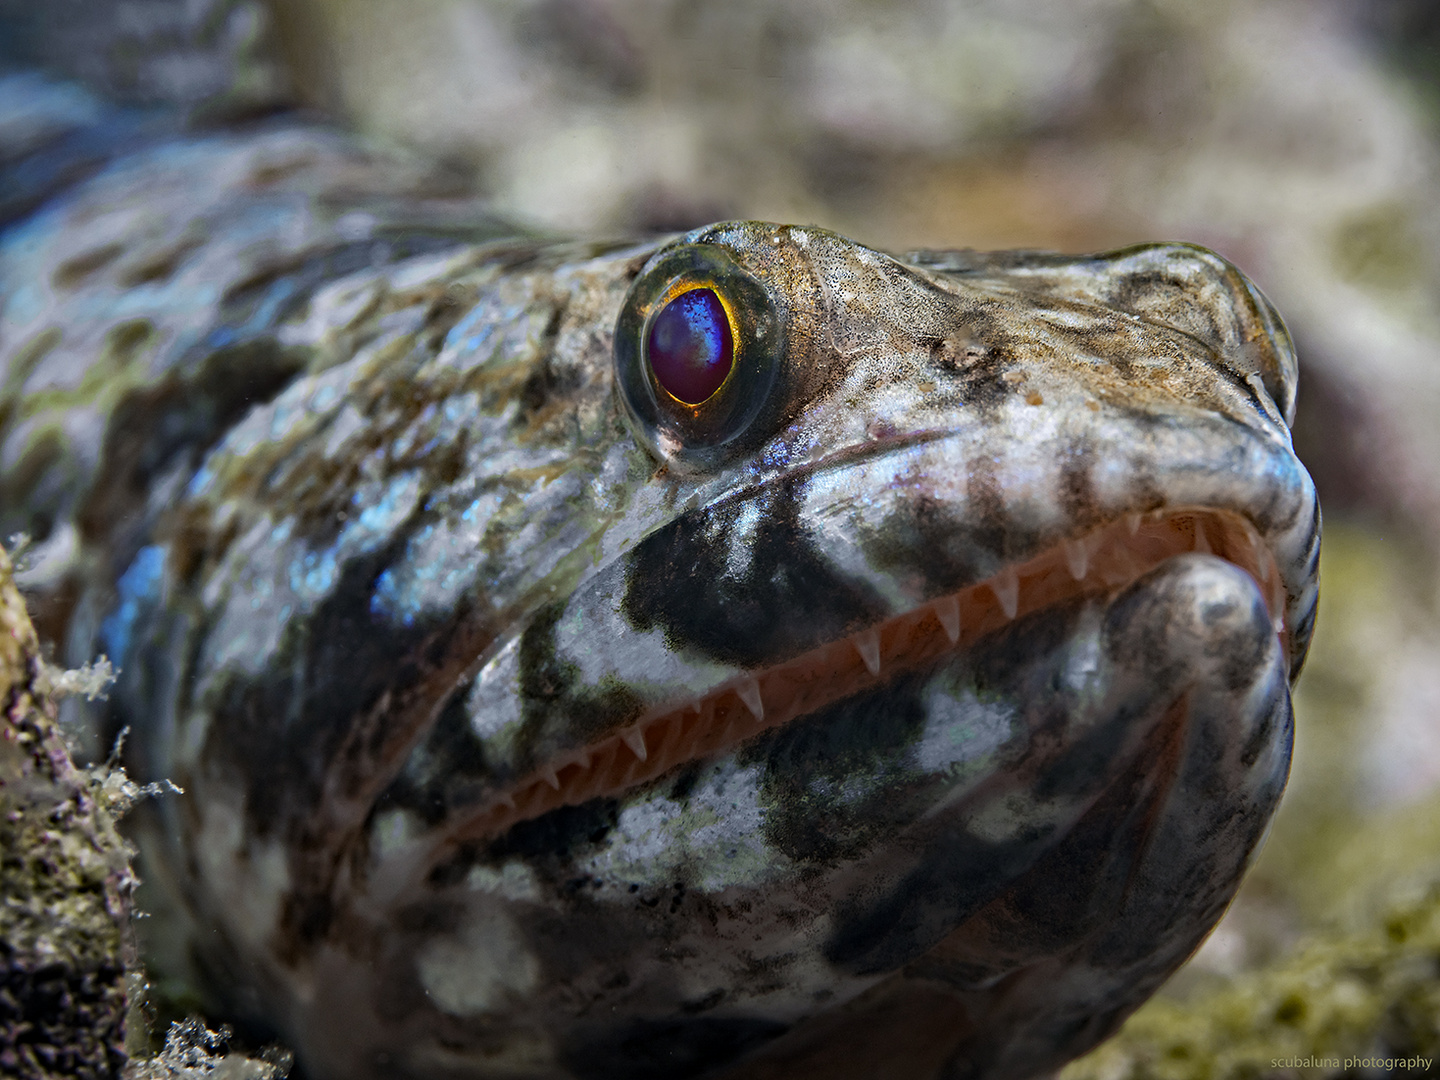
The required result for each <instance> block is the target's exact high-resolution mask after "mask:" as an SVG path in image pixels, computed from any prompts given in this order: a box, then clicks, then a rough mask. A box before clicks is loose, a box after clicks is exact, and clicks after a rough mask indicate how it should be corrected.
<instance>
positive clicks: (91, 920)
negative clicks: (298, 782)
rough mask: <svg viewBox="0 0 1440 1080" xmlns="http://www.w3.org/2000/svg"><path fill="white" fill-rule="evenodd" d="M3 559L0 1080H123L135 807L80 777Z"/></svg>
mask: <svg viewBox="0 0 1440 1080" xmlns="http://www.w3.org/2000/svg"><path fill="white" fill-rule="evenodd" d="M11 570H12V568H11V564H10V560H9V557H8V556H7V555H6V554H5V553H4V552H3V551H0V703H3V708H4V715H3V718H0V725H3V726H0V897H3V904H0V1073H3V1074H4V1075H6V1076H11V1077H17V1078H26V1080H29V1078H36V1080H39V1078H42V1077H67V1078H85V1080H88V1078H92V1077H93V1078H97V1080H98V1078H101V1077H112V1076H117V1075H118V1074H119V1072H120V1070H121V1068H122V1067H123V1066H124V1064H125V1061H126V1054H125V1009H126V993H125V971H126V963H125V954H126V941H127V935H126V929H127V923H128V919H129V914H130V893H131V890H132V888H133V885H134V877H133V876H132V874H131V872H130V855H131V852H130V848H129V846H128V845H127V844H126V843H125V841H124V840H123V839H122V838H121V837H120V835H119V834H118V833H117V832H116V831H115V820H114V816H113V814H112V812H111V811H112V809H118V808H119V807H120V805H121V804H123V803H124V802H125V801H126V800H127V799H128V798H130V797H131V795H130V794H129V793H128V792H127V791H126V790H125V784H126V783H127V782H125V781H123V774H121V780H120V782H119V783H118V784H117V783H115V782H107V781H106V780H105V779H103V778H102V776H101V771H81V770H79V769H77V768H76V767H75V765H74V764H73V763H72V762H71V760H70V755H69V753H67V751H66V749H65V745H64V742H63V741H62V740H61V737H60V733H59V731H58V729H57V727H56V722H55V718H56V711H55V705H54V703H53V701H52V698H51V685H50V681H51V679H50V674H49V672H48V670H47V668H46V665H45V663H44V661H43V660H42V659H41V656H40V650H39V645H38V642H37V641H36V638H35V631H34V629H33V627H32V626H31V625H30V619H29V616H28V615H27V614H26V611H25V604H24V602H23V600H22V599H21V597H20V594H19V593H18V592H17V591H16V589H15V585H14V582H13V580H12V576H11Z"/></svg>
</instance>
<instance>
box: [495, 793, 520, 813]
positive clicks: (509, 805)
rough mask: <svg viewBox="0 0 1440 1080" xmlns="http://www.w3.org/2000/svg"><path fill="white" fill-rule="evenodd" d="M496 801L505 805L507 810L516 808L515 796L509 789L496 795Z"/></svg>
mask: <svg viewBox="0 0 1440 1080" xmlns="http://www.w3.org/2000/svg"><path fill="white" fill-rule="evenodd" d="M495 801H496V802H498V803H499V804H500V805H501V806H503V807H505V809H506V810H514V809H515V796H514V795H511V794H510V792H508V791H502V792H501V793H500V794H499V795H497V796H496V797H495Z"/></svg>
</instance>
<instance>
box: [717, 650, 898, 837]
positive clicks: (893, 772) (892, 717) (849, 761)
mask: <svg viewBox="0 0 1440 1080" xmlns="http://www.w3.org/2000/svg"><path fill="white" fill-rule="evenodd" d="M926 681H927V680H926V679H925V678H924V677H923V676H920V675H909V676H906V677H902V678H900V679H897V680H894V681H892V682H890V683H887V684H885V685H883V686H879V687H876V688H875V689H873V690H871V691H869V692H867V693H864V694H858V695H856V696H854V697H851V698H847V699H845V700H844V701H840V702H836V703H835V704H833V705H829V706H827V707H826V708H824V709H821V710H819V711H818V712H815V713H812V714H810V715H809V716H806V717H802V718H800V719H798V720H794V721H791V722H790V723H789V724H786V725H784V726H783V727H779V728H776V729H774V730H772V731H770V732H768V733H767V734H766V735H764V736H763V737H761V738H759V739H756V740H755V741H754V742H752V743H751V744H749V745H748V746H747V747H745V749H744V750H743V751H742V753H741V758H740V760H741V762H742V763H743V764H746V765H750V764H757V765H760V766H761V767H762V769H763V772H762V777H763V778H762V780H761V799H762V801H763V803H764V805H765V809H766V813H765V816H764V818H763V826H762V827H763V829H764V834H765V839H766V841H767V843H769V844H770V845H771V846H772V847H774V848H776V849H778V850H780V851H782V852H784V853H785V854H786V855H787V856H789V857H790V858H791V859H794V860H795V861H796V862H797V863H801V864H810V865H817V864H818V865H830V864H833V863H835V862H838V861H842V860H851V859H855V858H857V857H860V856H861V855H862V854H863V853H864V852H865V851H867V850H869V849H870V848H871V847H872V846H873V845H875V844H877V843H881V842H883V841H884V840H885V838H886V837H888V836H891V835H893V834H895V833H896V832H898V831H899V830H900V829H902V828H903V827H904V825H905V824H907V823H908V821H909V819H910V818H911V817H913V816H914V813H915V811H916V809H917V807H916V805H915V801H914V800H913V799H910V800H906V799H905V798H903V796H902V797H901V798H896V797H895V796H896V795H897V794H900V793H901V792H903V789H904V787H905V786H906V782H907V781H908V780H910V779H911V778H912V776H913V769H912V768H911V766H910V765H909V760H908V759H909V756H910V753H909V751H910V747H911V746H913V745H914V743H915V742H916V741H917V740H918V739H919V738H920V735H921V732H922V730H923V728H924V725H925V705H924V702H923V700H922V694H923V691H924V687H925V683H926Z"/></svg>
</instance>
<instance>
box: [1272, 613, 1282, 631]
mask: <svg viewBox="0 0 1440 1080" xmlns="http://www.w3.org/2000/svg"><path fill="white" fill-rule="evenodd" d="M1272 625H1273V626H1274V627H1275V633H1276V634H1277V635H1278V634H1283V633H1284V632H1285V616H1284V615H1276V616H1275V619H1274V621H1273V623H1272Z"/></svg>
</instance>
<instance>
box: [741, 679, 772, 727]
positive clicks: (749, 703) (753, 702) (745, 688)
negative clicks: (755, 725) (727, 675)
mask: <svg viewBox="0 0 1440 1080" xmlns="http://www.w3.org/2000/svg"><path fill="white" fill-rule="evenodd" d="M735 693H737V694H739V695H740V700H741V701H743V702H744V703H745V707H746V708H747V709H749V710H750V712H751V714H752V715H753V716H754V717H755V719H756V720H757V721H759V720H764V719H765V703H764V702H763V701H761V700H760V684H759V683H757V682H756V681H755V680H754V679H741V680H740V682H739V683H738V684H737V685H736V687H735Z"/></svg>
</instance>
